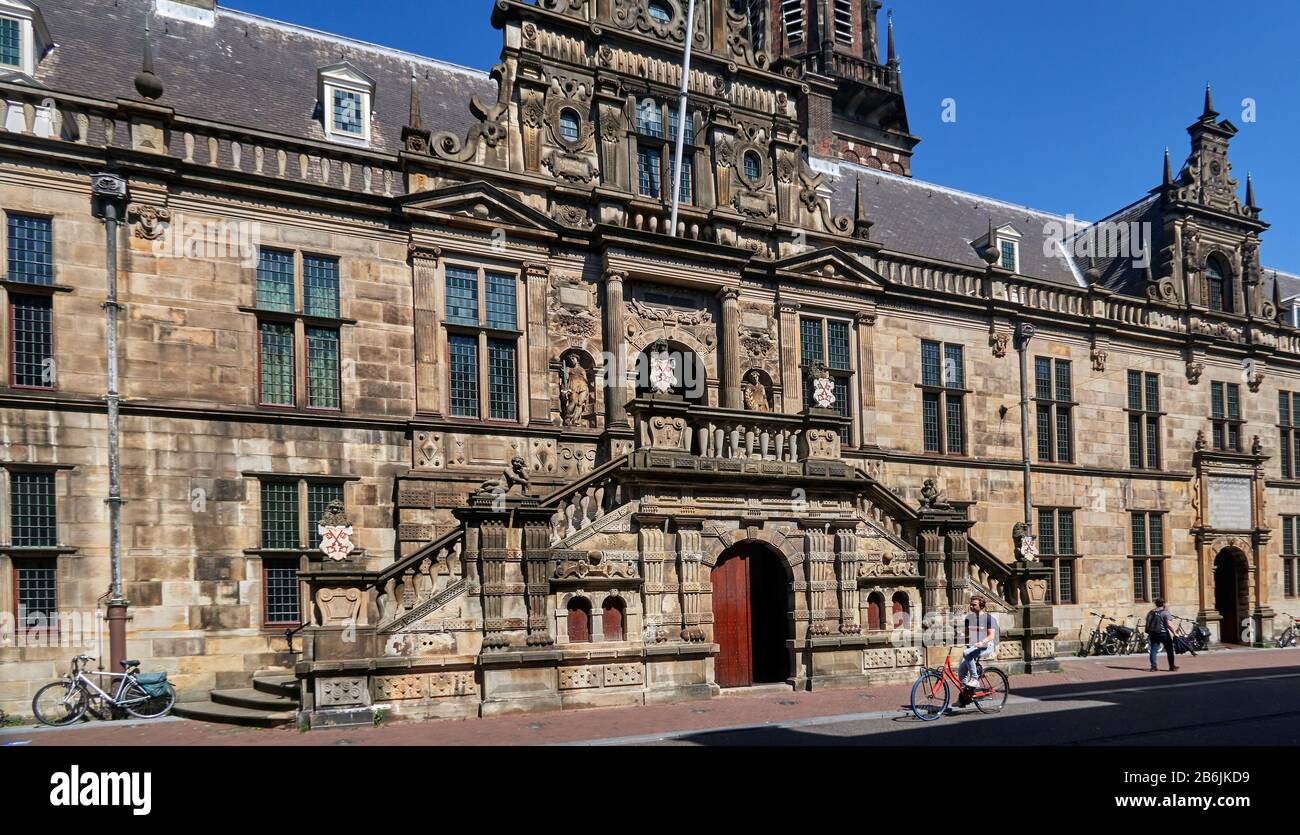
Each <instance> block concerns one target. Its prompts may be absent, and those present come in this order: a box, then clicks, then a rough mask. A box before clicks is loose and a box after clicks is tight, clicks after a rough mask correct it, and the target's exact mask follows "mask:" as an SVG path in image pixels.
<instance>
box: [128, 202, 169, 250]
mask: <svg viewBox="0 0 1300 835" xmlns="http://www.w3.org/2000/svg"><path fill="white" fill-rule="evenodd" d="M127 215H128V217H131V218H134V219H135V221H136V224H137V225H136V227H135V236H136V237H137V238H142V239H143V240H146V241H156V240H158V239H159V238H161V237H162V236H163V234H165V233H166V231H167V228H166V227H167V225H168V224H170V223H171V220H172V212H171V209H168V208H165V207H162V206H150V205H148V204H145V203H132V204H131V205H130V206H128V207H127Z"/></svg>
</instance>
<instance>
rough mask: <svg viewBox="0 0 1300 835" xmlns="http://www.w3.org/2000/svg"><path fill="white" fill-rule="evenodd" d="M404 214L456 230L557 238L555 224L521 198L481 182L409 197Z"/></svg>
mask: <svg viewBox="0 0 1300 835" xmlns="http://www.w3.org/2000/svg"><path fill="white" fill-rule="evenodd" d="M402 211H403V213H404V214H407V215H411V216H413V217H417V218H420V217H422V218H426V219H428V220H433V221H437V222H440V223H445V224H449V225H453V226H457V225H459V226H474V227H480V228H491V227H511V228H513V229H515V230H516V231H519V230H526V231H530V232H532V233H533V234H544V235H554V234H556V233H557V232H558V231H559V227H558V226H556V224H555V222H554V221H552V220H551V219H550V218H548V217H547V216H546V215H544V214H542V213H541V212H539V211H537V210H536V209H534V208H531V207H530V206H527V205H525V204H524V203H523V202H521V201H520V200H519V199H518V198H516V197H514V196H513V195H511V194H509V193H507V192H505V191H502V190H501V189H499V188H497V187H496V186H494V185H492V184H491V183H486V182H482V181H477V182H472V183H457V184H455V185H451V186H446V187H444V188H440V189H433V190H432V191H421V192H417V193H415V194H412V195H409V196H408V197H407V198H406V199H405V201H404V203H403V206H402Z"/></svg>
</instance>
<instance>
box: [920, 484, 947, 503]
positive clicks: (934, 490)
mask: <svg viewBox="0 0 1300 835" xmlns="http://www.w3.org/2000/svg"><path fill="white" fill-rule="evenodd" d="M950 507H951V506H950V505H949V504H948V500H947V499H946V498H944V495H943V491H942V490H940V489H939V487H938V485H937V484H936V483H935V480H934V479H932V478H927V479H926V480H925V482H924V483H923V484H922V485H921V510H949V509H950Z"/></svg>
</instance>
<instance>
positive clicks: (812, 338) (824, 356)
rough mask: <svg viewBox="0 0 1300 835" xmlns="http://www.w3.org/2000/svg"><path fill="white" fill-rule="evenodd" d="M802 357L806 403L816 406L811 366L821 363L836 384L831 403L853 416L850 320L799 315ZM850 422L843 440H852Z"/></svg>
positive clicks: (837, 410) (843, 429)
mask: <svg viewBox="0 0 1300 835" xmlns="http://www.w3.org/2000/svg"><path fill="white" fill-rule="evenodd" d="M799 356H800V361H801V362H802V364H803V366H804V369H805V372H804V387H803V405H804V407H805V408H807V407H810V406H813V405H814V401H813V377H812V374H811V373H809V371H808V369H811V368H812V367H813V366H814V365H816V364H817V363H819V362H823V363H825V364H826V367H827V368H829V369H830V372H831V382H832V384H834V386H835V392H834V393H835V403H834V404H833V405H832V406H831V408H832V409H834V410H835V413H836V414H838V415H839V416H840V417H846V418H851V417H852V415H853V410H852V408H851V404H850V403H849V381H850V379H851V378H852V376H853V368H852V364H851V363H850V361H849V356H850V354H849V323H848V322H845V321H844V320H842V319H823V318H820V317H815V316H801V317H799ZM852 436H853V427H852V425H851V424H849V425H845V426H843V427H841V428H840V441H841V442H842V443H846V444H847V443H851V441H850V438H852Z"/></svg>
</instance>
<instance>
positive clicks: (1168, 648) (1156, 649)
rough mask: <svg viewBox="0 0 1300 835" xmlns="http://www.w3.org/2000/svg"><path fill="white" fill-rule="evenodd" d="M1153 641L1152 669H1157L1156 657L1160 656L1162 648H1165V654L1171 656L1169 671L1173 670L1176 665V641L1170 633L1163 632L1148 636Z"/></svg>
mask: <svg viewBox="0 0 1300 835" xmlns="http://www.w3.org/2000/svg"><path fill="white" fill-rule="evenodd" d="M1147 637H1148V638H1150V639H1151V669H1153V670H1154V669H1155V668H1156V656H1157V655H1159V654H1160V648H1161V647H1164V648H1165V654H1166V655H1168V656H1169V669H1171V670H1172V669H1173V668H1174V666H1175V664H1174V639H1173V637H1172V636H1171V635H1170V634H1169V633H1168V632H1162V633H1159V634H1157V635H1148V636H1147Z"/></svg>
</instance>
